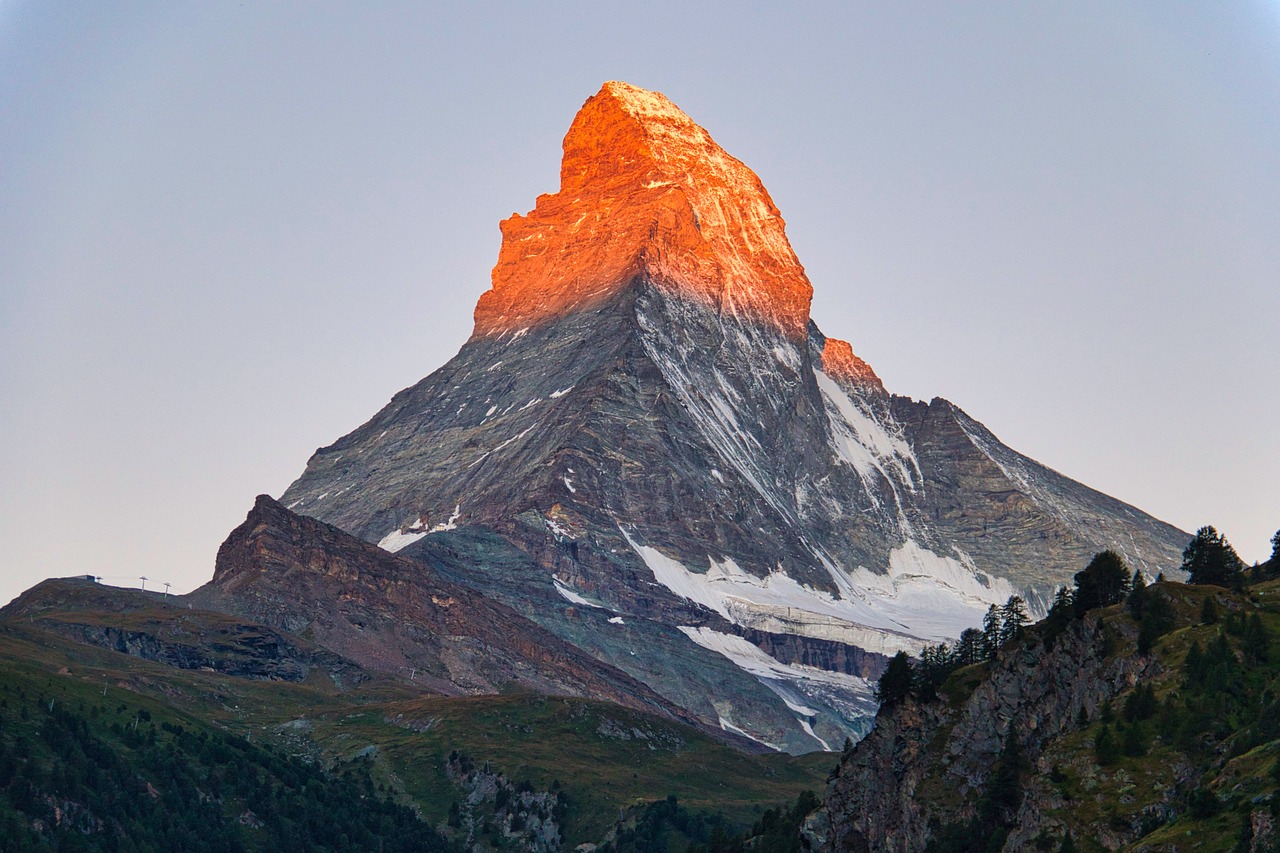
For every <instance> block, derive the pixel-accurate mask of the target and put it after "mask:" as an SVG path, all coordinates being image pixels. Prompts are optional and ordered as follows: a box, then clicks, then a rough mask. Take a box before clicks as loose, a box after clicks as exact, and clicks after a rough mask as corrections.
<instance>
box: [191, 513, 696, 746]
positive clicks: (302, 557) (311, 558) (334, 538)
mask: <svg viewBox="0 0 1280 853" xmlns="http://www.w3.org/2000/svg"><path fill="white" fill-rule="evenodd" d="M185 600H186V601H188V602H190V603H192V604H196V605H199V606H201V607H204V608H207V609H209V610H214V611H217V612H221V613H230V614H235V615H237V616H240V617H242V618H247V619H252V620H253V621H255V622H257V623H260V624H263V625H268V626H273V627H276V628H279V629H282V630H286V631H289V632H291V633H293V634H302V635H305V636H306V637H308V638H309V639H311V640H312V641H314V642H315V643H317V644H318V645H320V646H323V647H324V648H325V649H329V650H331V651H333V652H336V653H338V654H340V655H342V656H343V657H345V658H347V659H350V660H353V661H356V662H357V663H359V664H360V665H361V666H363V667H365V668H366V669H369V670H372V671H375V672H385V673H389V674H392V675H396V676H400V677H409V678H411V679H412V680H413V681H414V682H415V683H416V684H418V685H420V686H423V687H425V688H427V689H429V690H432V691H433V692H437V693H442V694H445V695H462V694H467V693H503V692H510V691H513V690H519V691H531V692H537V693H544V694H551V695H565V696H587V697H593V698H603V699H609V700H611V701H614V702H617V703H618V704H621V705H624V706H627V707H631V708H636V709H639V710H645V711H649V712H657V713H661V714H665V715H667V716H669V717H672V718H676V719H682V720H683V721H686V722H690V721H692V719H691V717H690V715H688V714H686V713H685V712H683V711H682V710H681V709H679V708H677V707H675V706H674V705H672V704H671V703H670V702H668V701H666V700H664V699H662V698H661V697H659V696H658V695H656V694H655V693H653V691H651V690H649V689H648V688H646V687H645V686H644V685H643V684H641V683H640V682H637V681H634V680H633V679H631V678H630V677H629V676H627V675H625V674H624V673H622V672H620V671H618V670H616V669H614V668H613V667H611V666H609V665H608V664H604V663H601V662H600V661H598V660H596V659H595V658H592V657H590V656H589V655H586V654H584V653H583V652H581V651H579V650H578V649H577V648H575V647H574V646H572V645H570V644H568V643H566V642H564V641H563V640H561V639H559V638H558V637H556V636H554V635H553V634H551V633H550V632H548V631H546V630H544V629H542V628H540V627H539V626H537V625H535V624H534V623H532V622H530V621H529V620H527V619H525V618H524V617H522V616H520V615H519V614H517V613H516V612H515V611H513V610H511V609H510V608H508V607H506V606H504V605H502V604H500V603H498V602H496V601H493V600H492V599H489V598H487V597H485V596H483V595H481V594H479V593H477V592H475V591H474V590H471V589H468V588H466V587H462V586H459V585H456V584H453V583H450V582H449V581H447V580H445V579H443V578H441V577H439V576H438V575H436V574H435V573H434V572H433V571H432V570H431V569H430V568H429V567H428V566H426V565H424V564H422V563H413V562H409V561H407V560H402V559H399V558H397V557H395V556H393V555H391V554H388V553H387V552H385V551H382V550H380V549H378V548H376V547H374V546H372V545H370V544H368V543H365V542H362V541H360V540H359V539H356V538H354V537H352V536H349V535H348V534H346V533H343V532H342V531H341V530H338V529H337V528H334V527H331V526H329V525H327V524H323V523H321V522H318V521H316V520H315V519H311V518H305V517H302V516H297V515H294V514H293V513H291V512H289V511H288V510H286V509H285V508H284V507H282V506H280V505H279V504H278V503H276V502H275V501H274V500H272V499H271V498H270V497H267V496H265V495H263V496H260V497H259V498H258V501H257V503H256V505H255V506H254V508H253V510H252V511H251V512H250V513H249V516H248V517H247V518H246V519H245V522H244V524H242V525H240V527H238V528H236V530H234V531H233V532H232V533H231V535H230V536H229V537H228V538H227V541H226V542H224V543H223V544H222V547H221V548H219V550H218V561H217V566H216V568H215V571H214V576H213V580H211V581H210V582H209V583H208V584H206V585H205V586H203V587H201V588H200V589H198V590H196V591H195V592H193V593H191V594H190V595H189V596H186V597H185ZM703 728H705V726H703Z"/></svg>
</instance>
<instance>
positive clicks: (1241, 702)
mask: <svg viewBox="0 0 1280 853" xmlns="http://www.w3.org/2000/svg"><path fill="white" fill-rule="evenodd" d="M1156 600H1159V601H1160V602H1164V603H1165V604H1166V605H1167V607H1166V608H1162V610H1163V612H1164V613H1165V616H1164V617H1163V619H1164V620H1166V621H1165V623H1164V626H1163V630H1164V631H1165V633H1164V634H1163V635H1162V636H1160V637H1159V638H1158V639H1156V640H1155V642H1154V643H1153V644H1152V647H1151V649H1150V651H1148V652H1143V651H1140V650H1139V646H1138V634H1139V630H1140V623H1139V621H1138V620H1135V618H1134V617H1133V615H1131V613H1130V612H1129V611H1128V610H1127V609H1126V606H1125V605H1116V606H1113V607H1110V608H1107V609H1105V610H1100V611H1094V612H1092V613H1090V614H1088V615H1087V616H1086V617H1085V618H1083V619H1075V620H1072V621H1071V622H1070V624H1068V625H1066V626H1065V627H1064V630H1062V632H1061V633H1058V632H1057V631H1054V630H1052V629H1051V626H1050V625H1049V623H1047V622H1044V623H1041V624H1040V625H1037V626H1035V627H1033V628H1031V629H1029V630H1028V631H1027V632H1026V634H1025V636H1024V637H1023V639H1021V640H1019V641H1017V642H1015V643H1012V644H1010V645H1008V646H1006V647H1004V648H1002V649H1001V650H1000V653H999V655H998V657H997V658H996V659H995V660H994V661H993V662H991V663H980V664H976V665H973V666H969V667H965V668H962V669H959V670H958V671H956V672H955V673H953V674H952V675H951V677H950V678H949V679H948V680H947V681H946V683H945V684H944V685H943V686H942V687H941V688H940V689H939V690H938V695H937V697H936V698H933V699H922V698H919V697H917V696H912V697H909V698H907V699H905V700H903V701H901V702H898V703H895V704H892V705H890V706H887V707H884V708H882V709H881V710H880V713H879V715H878V716H877V719H876V723H875V727H874V728H873V730H872V731H871V733H870V734H869V735H868V736H867V737H866V738H865V739H864V740H863V741H862V742H860V743H859V744H858V745H857V746H856V747H855V748H854V750H853V751H852V753H851V754H849V755H847V756H846V757H845V758H844V759H843V761H842V762H841V765H840V767H839V768H838V772H837V775H836V777H835V778H834V780H833V781H832V782H831V783H830V785H829V787H828V791H827V794H826V797H825V801H824V805H823V808H822V809H821V810H819V811H818V812H815V813H814V814H813V815H811V816H810V818H809V820H808V821H807V824H806V829H805V847H806V849H807V850H810V851H836V850H849V851H922V850H937V851H948V850H959V849H966V847H965V845H966V844H970V845H971V844H972V843H973V841H972V839H973V838H974V837H978V838H981V839H982V843H983V844H984V845H985V844H988V843H990V842H994V844H993V845H992V846H987V847H986V849H991V850H996V849H1000V850H1007V851H1014V850H1027V849H1047V850H1057V849H1059V846H1060V845H1061V844H1062V843H1063V842H1064V840H1065V838H1066V836H1067V835H1070V836H1071V839H1072V844H1074V846H1075V849H1078V850H1104V849H1106V850H1120V849H1124V850H1144V851H1173V850H1186V849H1202V850H1233V849H1245V850H1268V849H1273V847H1274V845H1275V844H1276V843H1277V842H1278V841H1280V838H1278V837H1277V836H1276V835H1275V815H1276V813H1277V809H1280V793H1278V792H1277V788H1278V787H1280V776H1278V775H1277V773H1276V771H1277V769H1278V767H1277V761H1276V758H1277V756H1280V724H1278V723H1277V721H1278V720H1280V707H1278V706H1277V705H1276V699H1275V688H1276V685H1277V679H1280V655H1278V654H1277V653H1276V644H1275V641H1274V638H1275V637H1276V636H1277V631H1278V630H1280V584H1277V582H1276V581H1274V580H1272V581H1267V582H1264V583H1260V584H1258V585H1256V586H1253V587H1251V588H1250V589H1249V590H1248V591H1247V593H1244V594H1241V593H1232V592H1228V591H1227V590H1225V589H1222V588H1219V587H1212V586H1186V585H1183V584H1178V583H1173V582H1165V583H1158V584H1154V585H1152V586H1151V587H1148V591H1147V602H1148V605H1147V606H1148V608H1152V607H1154V606H1155V605H1152V604H1150V602H1152V601H1156ZM1206 600H1209V601H1212V602H1213V604H1212V605H1211V606H1206V604H1205V602H1206ZM1206 614H1218V615H1206ZM1206 619H1207V620H1209V621H1206ZM1255 619H1256V620H1257V621H1256V623H1255ZM1255 625H1256V626H1258V627H1255ZM1193 646H1194V649H1195V650H1194V651H1193V650H1192V649H1193ZM1011 741H1014V742H1016V744H1017V750H1016V751H1017V756H1018V757H1017V759H1016V760H1015V761H1009V760H1008V757H1009V755H1010V742H1011ZM1002 768H1003V769H1002ZM966 839H968V840H966ZM1238 843H1239V844H1243V846H1242V847H1237V846H1236V845H1237V844H1238ZM1251 845H1252V846H1251ZM1269 845H1271V846H1269Z"/></svg>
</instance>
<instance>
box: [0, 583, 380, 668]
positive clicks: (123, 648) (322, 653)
mask: <svg viewBox="0 0 1280 853" xmlns="http://www.w3.org/2000/svg"><path fill="white" fill-rule="evenodd" d="M0 617H2V618H6V619H21V620H25V621H26V622H28V623H29V624H34V625H36V626H38V627H40V628H42V629H44V630H46V631H51V632H53V633H55V634H58V635H60V636H63V637H66V638H68V639H70V640H74V641H76V642H79V643H84V644H86V645H91V646H98V647H101V648H105V649H110V650H112V651H115V652H120V653H121V654H126V655H130V656H132V657H137V658H141V659H143V660H149V661H153V662H155V663H159V664H164V665H165V666H172V667H176V668H178V669H196V670H208V671H210V672H217V673H221V674H223V675H231V676H235V677H237V678H251V679H255V680H260V681H292V682H303V681H306V680H308V679H309V678H310V677H311V676H312V675H313V674H319V675H321V676H323V677H327V678H328V679H329V680H330V681H332V683H333V684H334V686H336V687H337V688H339V689H348V688H351V687H355V686H357V685H359V684H362V683H364V682H367V681H368V680H369V679H370V673H369V672H367V671H365V670H364V669H363V668H361V667H360V666H359V665H357V664H356V663H354V662H352V661H350V660H346V659H344V658H342V657H341V656H340V655H336V654H334V653H332V652H330V651H327V650H325V649H321V648H317V647H316V646H314V645H313V644H311V643H309V642H307V641H305V640H303V639H301V638H299V637H295V636H292V635H290V634H287V633H285V632H281V631H277V630H273V629H271V628H268V627H266V626H264V625H258V624H253V623H249V622H244V621H240V620H235V619H232V618H229V617H228V616H226V615H225V614H222V613H214V612H211V611H208V610H196V609H193V608H190V607H188V606H185V605H184V604H182V603H180V601H179V599H178V598H177V597H171V596H161V595H158V594H154V593H151V594H148V593H145V592H141V591H139V590H133V589H119V588H116V587H109V586H101V585H99V584H96V583H93V582H91V581H88V580H85V579H78V578H66V579H53V580H48V581H45V582H43V583H41V584H38V585H37V586H35V587H33V588H31V589H30V590H28V591H27V592H25V593H23V594H22V595H21V596H20V597H19V598H18V599H16V600H15V601H14V602H13V603H12V604H10V605H9V606H7V607H5V608H4V609H3V610H0Z"/></svg>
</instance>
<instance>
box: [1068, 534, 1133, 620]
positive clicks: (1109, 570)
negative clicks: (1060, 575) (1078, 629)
mask: <svg viewBox="0 0 1280 853" xmlns="http://www.w3.org/2000/svg"><path fill="white" fill-rule="evenodd" d="M1075 582H1076V592H1075V612H1076V616H1077V617H1079V616H1084V614H1086V613H1088V612H1089V611H1090V610H1093V609H1094V608H1097V607H1109V606H1111V605H1112V604H1116V603H1118V602H1121V601H1123V600H1124V598H1125V596H1126V595H1128V593H1129V567H1128V566H1127V565H1125V562H1124V558H1123V557H1121V556H1120V555H1119V554H1117V553H1116V552H1115V551H1110V550H1108V551H1102V552H1101V553H1099V554H1096V555H1094V558H1093V559H1092V560H1090V561H1089V565H1087V566H1085V567H1084V570H1083V571H1080V572H1077V573H1076V576H1075Z"/></svg>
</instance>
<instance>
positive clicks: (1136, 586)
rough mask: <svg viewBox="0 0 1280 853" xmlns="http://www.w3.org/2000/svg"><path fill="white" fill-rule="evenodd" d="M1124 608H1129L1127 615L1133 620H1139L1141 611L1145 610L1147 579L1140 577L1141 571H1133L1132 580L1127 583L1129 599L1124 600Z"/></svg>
mask: <svg viewBox="0 0 1280 853" xmlns="http://www.w3.org/2000/svg"><path fill="white" fill-rule="evenodd" d="M1125 606H1126V607H1128V608H1129V614H1130V615H1131V616H1133V618H1134V619H1141V618H1142V613H1143V611H1144V610H1146V608H1147V579H1146V578H1145V577H1143V576H1142V569H1134V570H1133V578H1132V579H1130V581H1129V597H1128V598H1126V599H1125Z"/></svg>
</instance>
